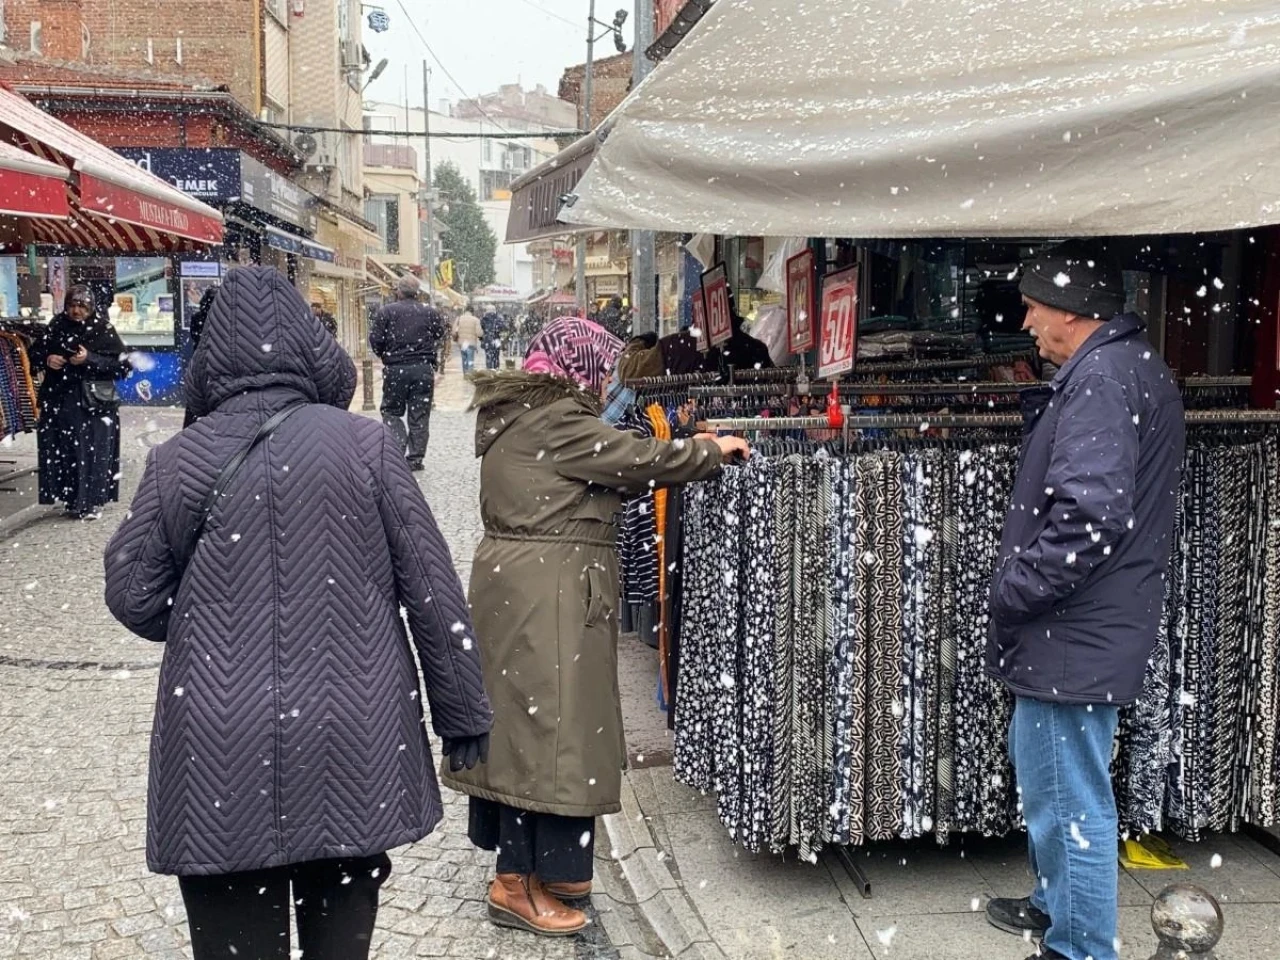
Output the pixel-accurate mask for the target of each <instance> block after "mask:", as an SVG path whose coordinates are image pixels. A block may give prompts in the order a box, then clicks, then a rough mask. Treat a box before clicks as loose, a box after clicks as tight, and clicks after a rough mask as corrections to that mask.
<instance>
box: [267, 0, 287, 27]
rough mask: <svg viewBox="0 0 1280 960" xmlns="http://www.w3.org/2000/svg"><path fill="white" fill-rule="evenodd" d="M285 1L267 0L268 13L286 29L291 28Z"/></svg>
mask: <svg viewBox="0 0 1280 960" xmlns="http://www.w3.org/2000/svg"><path fill="white" fill-rule="evenodd" d="M284 5H285V0H267V13H269V14H271V16H273V17H275V18H276V21H277V22H279V24H280V25H281V26H283V27H285V28H286V29H287V28H288V26H289V15H288V11H286V10H285V8H284Z"/></svg>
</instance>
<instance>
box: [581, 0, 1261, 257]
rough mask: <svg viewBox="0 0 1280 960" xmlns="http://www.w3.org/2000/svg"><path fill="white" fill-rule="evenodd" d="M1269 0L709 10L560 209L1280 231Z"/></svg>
mask: <svg viewBox="0 0 1280 960" xmlns="http://www.w3.org/2000/svg"><path fill="white" fill-rule="evenodd" d="M1277 104H1280V3H1276V2H1274V0H1075V2H1073V3H1069V4H1068V3H1046V2H1044V0H961V2H956V0H719V2H718V3H716V5H715V6H714V7H712V8H711V10H710V12H708V13H707V15H706V16H705V17H704V18H703V20H702V22H701V23H700V24H699V25H698V26H697V27H696V28H695V29H694V31H693V32H692V33H691V34H690V35H689V36H688V37H687V38H686V39H685V40H684V42H683V43H681V44H680V46H679V47H677V48H676V50H675V51H674V52H673V53H672V54H671V56H670V57H669V58H668V59H667V60H666V61H665V62H664V63H662V64H661V65H660V66H659V67H658V68H657V69H656V70H655V71H654V72H653V74H652V75H651V76H650V77H649V78H648V79H647V80H646V81H645V83H644V84H642V85H641V86H640V87H639V88H638V89H637V90H636V91H634V92H633V93H632V94H631V96H630V97H629V98H628V99H627V100H626V101H625V102H624V103H623V104H622V105H621V106H620V107H619V108H618V109H617V110H616V111H615V112H614V114H613V115H612V116H611V117H610V126H611V128H612V129H611V131H610V133H609V136H608V139H607V140H606V142H605V143H604V144H603V145H602V146H601V147H599V148H598V149H597V152H596V158H595V161H594V162H593V163H592V165H591V168H590V170H589V171H588V172H587V174H586V176H585V177H584V178H583V180H582V182H581V183H580V184H579V185H578V187H577V190H576V193H577V195H578V199H577V200H576V202H575V203H573V204H572V205H571V206H569V207H567V208H566V209H565V210H563V211H562V212H561V219H563V220H568V221H571V222H576V223H587V224H593V225H597V226H602V227H604V226H607V227H634V228H642V229H652V230H682V231H691V232H708V233H722V234H736V235H742V236H748V235H768V236H789V235H801V236H841V237H907V236H1019V237H1030V236H1053V235H1074V236H1087V235H1107V234H1154V233H1173V232H1183V231H1208V230H1222V229H1232V228H1238V227H1248V226H1257V225H1261V224H1268V223H1277V222H1280V123H1277V121H1276V107H1277Z"/></svg>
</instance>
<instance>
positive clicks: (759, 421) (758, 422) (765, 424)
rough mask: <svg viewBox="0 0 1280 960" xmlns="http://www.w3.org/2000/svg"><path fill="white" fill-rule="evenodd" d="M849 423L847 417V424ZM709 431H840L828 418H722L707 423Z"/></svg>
mask: <svg viewBox="0 0 1280 960" xmlns="http://www.w3.org/2000/svg"><path fill="white" fill-rule="evenodd" d="M848 421H849V418H848V417H845V422H846V423H847V422H848ZM705 424H706V429H707V430H839V429H840V428H839V427H838V426H833V425H832V423H831V421H830V420H828V419H827V418H826V417H722V418H720V419H717V420H707V421H705Z"/></svg>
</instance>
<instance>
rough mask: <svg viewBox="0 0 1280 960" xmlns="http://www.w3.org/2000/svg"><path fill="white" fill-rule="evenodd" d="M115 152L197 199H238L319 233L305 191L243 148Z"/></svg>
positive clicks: (121, 149) (218, 201)
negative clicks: (245, 151) (242, 149)
mask: <svg viewBox="0 0 1280 960" xmlns="http://www.w3.org/2000/svg"><path fill="white" fill-rule="evenodd" d="M116 153H118V154H120V156H122V157H124V158H125V159H127V160H129V161H131V162H132V163H134V164H136V165H137V166H138V167H140V168H141V169H143V170H146V171H147V172H148V173H152V174H155V175H156V176H157V177H159V178H160V179H161V180H167V181H168V182H169V183H171V184H173V185H174V186H175V187H177V188H178V189H179V190H181V191H183V192H184V193H188V194H190V195H191V196H193V197H195V198H196V199H197V200H203V201H204V202H205V203H211V204H214V205H218V204H225V203H232V202H235V201H239V202H240V203H243V204H246V205H247V206H250V207H254V208H256V209H258V210H261V211H262V212H263V213H267V214H270V215H271V216H273V217H275V218H276V219H278V220H280V221H281V222H282V223H287V224H290V225H291V226H294V227H297V228H298V229H299V230H305V231H308V232H310V231H313V230H314V229H315V226H316V222H315V215H314V214H313V213H311V212H310V210H309V209H308V200H309V199H310V198H309V196H308V195H307V193H306V191H304V190H303V189H302V188H300V187H299V186H298V185H297V184H295V183H292V182H290V181H289V180H287V179H286V178H284V177H282V176H281V175H280V174H278V173H276V172H275V171H274V170H272V169H271V168H270V167H268V166H266V165H264V164H262V163H259V162H258V161H257V160H255V159H254V158H253V157H251V156H249V155H248V154H247V153H244V152H243V151H241V150H236V149H234V148H232V147H207V148H204V149H199V150H192V149H188V148H185V147H117V148H116ZM307 255H309V254H304V256H307Z"/></svg>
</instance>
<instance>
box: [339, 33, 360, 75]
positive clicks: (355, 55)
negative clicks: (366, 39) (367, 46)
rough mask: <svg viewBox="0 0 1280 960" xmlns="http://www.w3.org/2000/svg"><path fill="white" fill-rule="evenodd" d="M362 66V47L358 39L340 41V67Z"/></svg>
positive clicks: (346, 68) (345, 68)
mask: <svg viewBox="0 0 1280 960" xmlns="http://www.w3.org/2000/svg"><path fill="white" fill-rule="evenodd" d="M363 66H364V49H363V48H362V47H361V46H360V41H359V40H344V41H342V68H343V69H344V70H349V69H353V68H354V69H358V68H360V67H363Z"/></svg>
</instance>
